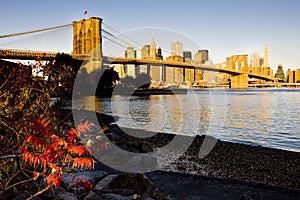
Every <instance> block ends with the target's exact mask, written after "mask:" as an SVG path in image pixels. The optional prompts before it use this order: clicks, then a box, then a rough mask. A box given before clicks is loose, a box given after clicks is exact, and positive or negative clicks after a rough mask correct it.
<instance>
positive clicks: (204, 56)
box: [194, 49, 208, 65]
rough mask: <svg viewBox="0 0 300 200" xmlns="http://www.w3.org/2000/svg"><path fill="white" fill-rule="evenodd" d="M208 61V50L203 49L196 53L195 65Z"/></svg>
mask: <svg viewBox="0 0 300 200" xmlns="http://www.w3.org/2000/svg"><path fill="white" fill-rule="evenodd" d="M206 61H208V50H207V49H201V50H198V52H197V53H196V54H195V55H194V63H195V65H199V64H200V65H201V64H204V63H205V62H206Z"/></svg>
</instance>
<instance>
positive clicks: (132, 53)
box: [124, 47, 137, 78]
mask: <svg viewBox="0 0 300 200" xmlns="http://www.w3.org/2000/svg"><path fill="white" fill-rule="evenodd" d="M125 58H136V50H134V48H133V47H127V49H126V50H125ZM124 67H125V70H124V71H125V74H126V76H132V77H133V78H136V75H137V73H136V72H137V69H136V67H135V65H133V64H126V65H125V66H124Z"/></svg>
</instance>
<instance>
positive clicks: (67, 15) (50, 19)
mask: <svg viewBox="0 0 300 200" xmlns="http://www.w3.org/2000/svg"><path fill="white" fill-rule="evenodd" d="M2 7H3V8H5V9H3V11H2V12H1V15H2V17H1V19H0V22H1V24H2V28H1V30H0V35H4V34H9V33H18V32H23V31H29V30H36V29H40V28H45V27H52V26H57V25H63V24H68V23H71V22H72V21H74V20H79V19H81V18H85V17H91V16H96V17H101V18H102V19H103V22H104V23H106V24H109V25H110V26H112V27H114V28H116V29H117V30H118V31H120V32H128V31H130V30H133V29H141V28H145V27H158V28H166V29H170V30H174V31H177V32H179V33H181V34H183V35H185V36H187V37H189V38H191V39H192V40H193V41H195V42H196V43H197V44H199V46H200V47H202V48H203V49H208V50H209V52H210V59H211V60H212V61H213V62H214V63H219V62H223V61H225V60H226V57H228V56H231V55H234V54H253V53H255V52H258V54H259V56H263V55H264V46H265V45H268V48H269V63H270V66H271V68H272V69H273V70H274V71H275V70H276V69H277V66H278V64H282V65H283V67H284V69H285V71H286V70H287V69H288V68H291V69H297V68H300V56H299V52H300V39H299V35H300V22H299V20H298V19H299V18H300V14H299V12H298V10H297V9H298V8H299V7H300V2H299V1H296V0H288V1H271V0H262V1H258V0H254V1H236V0H230V1H209V2H207V1H196V0H187V1H184V2H182V1H156V0H154V1H136V0H132V1H118V0H112V1H92V0H90V1H88V0H74V1H71V0H65V1H58V0H53V1H44V2H39V1H34V0H29V1H27V2H26V4H24V2H23V1H20V0H14V1H5V2H3V3H2ZM85 11H87V15H83V12H85ZM155 39H156V38H155ZM68 40H70V41H72V38H69V39H68ZM150 40H151V36H150V38H148V39H147V40H145V41H142V42H143V44H148V43H149V42H150ZM0 42H1V41H0ZM70 45H72V42H70ZM60 48H62V49H63V48H64V47H60ZM65 48H68V47H65ZM183 48H184V50H188V51H192V52H193V53H195V50H192V49H188V48H185V46H184V47H183Z"/></svg>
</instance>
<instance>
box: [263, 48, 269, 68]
mask: <svg viewBox="0 0 300 200" xmlns="http://www.w3.org/2000/svg"><path fill="white" fill-rule="evenodd" d="M264 53H265V54H264V66H265V67H269V49H268V45H265V48H264Z"/></svg>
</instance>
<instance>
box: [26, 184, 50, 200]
mask: <svg viewBox="0 0 300 200" xmlns="http://www.w3.org/2000/svg"><path fill="white" fill-rule="evenodd" d="M50 188H51V185H48V186H47V187H46V188H44V189H43V190H41V191H39V192H37V193H35V194H34V195H32V196H31V197H29V198H28V199H26V200H31V199H33V198H35V197H37V196H38V195H40V194H42V193H44V192H46V191H47V190H49V189H50Z"/></svg>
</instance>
